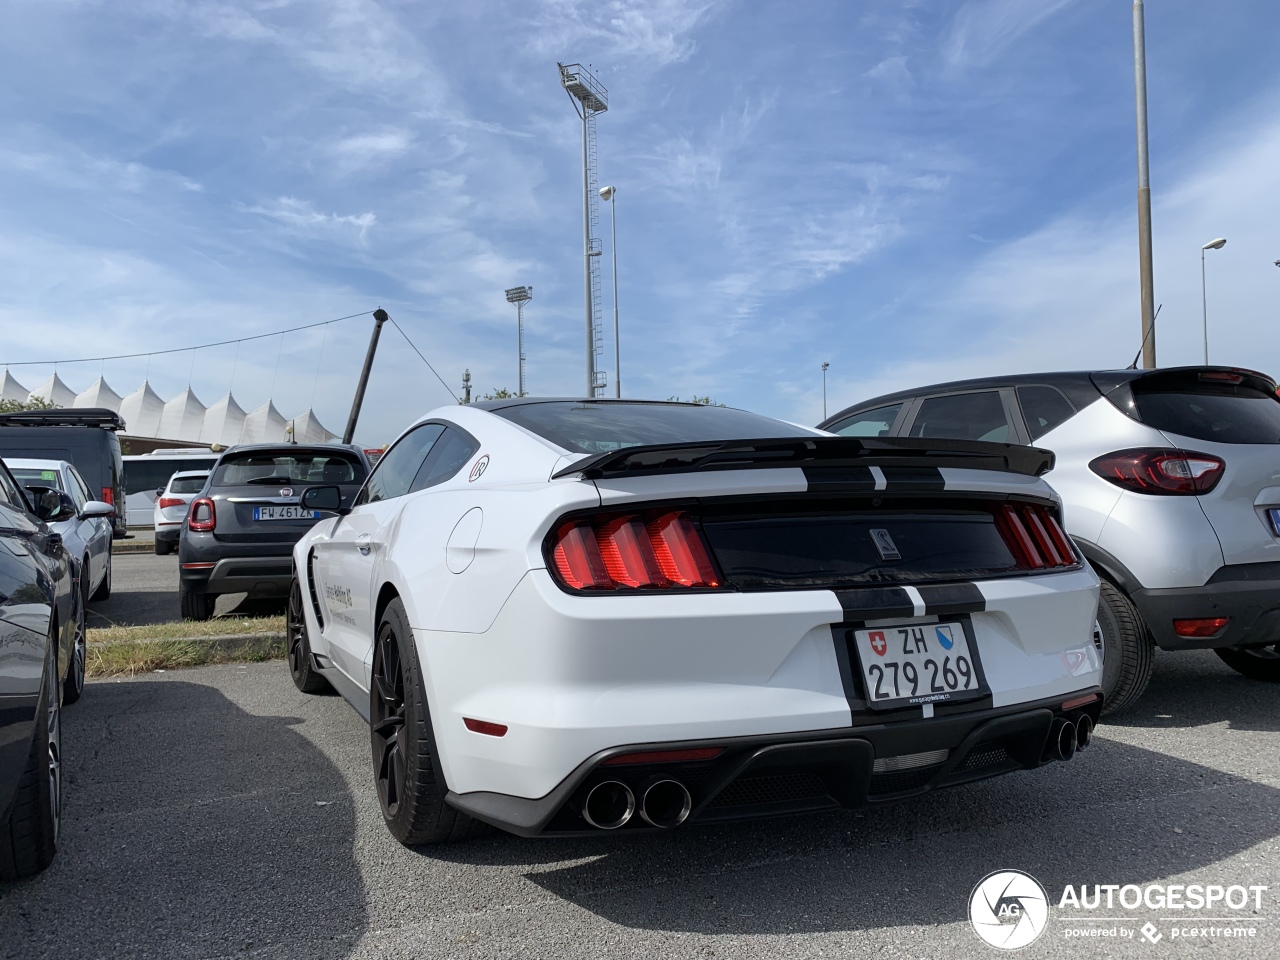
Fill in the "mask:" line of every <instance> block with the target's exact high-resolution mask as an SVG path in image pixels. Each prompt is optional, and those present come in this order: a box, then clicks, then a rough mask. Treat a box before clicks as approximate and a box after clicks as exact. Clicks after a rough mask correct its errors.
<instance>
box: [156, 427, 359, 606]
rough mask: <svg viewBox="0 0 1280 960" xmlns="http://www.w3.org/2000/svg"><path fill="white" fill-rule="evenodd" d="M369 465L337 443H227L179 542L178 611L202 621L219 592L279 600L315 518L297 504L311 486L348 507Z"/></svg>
mask: <svg viewBox="0 0 1280 960" xmlns="http://www.w3.org/2000/svg"><path fill="white" fill-rule="evenodd" d="M368 474H369V462H368V460H366V459H365V456H364V453H363V452H362V451H361V450H359V449H358V448H355V447H349V446H346V445H344V444H338V443H324V444H316V443H306V444H303V443H298V444H293V443H283V444H255V445H251V446H241V447H232V448H231V449H230V450H228V451H227V452H226V453H224V454H223V455H222V456H221V457H220V458H219V459H218V462H217V463H216V464H215V465H214V467H213V471H212V472H211V473H210V474H209V480H208V481H207V482H206V483H205V486H204V489H203V490H201V491H200V495H199V496H198V497H196V499H194V500H192V501H191V506H190V508H189V509H188V510H187V519H186V522H185V524H184V525H183V528H182V536H181V539H180V540H179V542H178V570H179V574H178V575H179V582H178V593H179V597H180V599H181V601H182V616H183V618H184V619H187V620H208V619H209V618H210V617H211V616H213V606H214V603H215V602H216V601H217V599H218V596H219V595H220V594H223V593H247V594H248V595H249V596H250V597H252V598H255V599H257V598H273V597H280V598H282V599H283V598H285V597H287V596H288V595H289V585H290V584H291V583H292V581H293V559H292V552H293V545H294V544H295V543H297V542H298V540H299V539H300V538H301V537H302V535H303V534H304V533H306V532H307V530H308V529H310V527H311V526H312V525H313V524H314V523H315V522H316V521H317V520H319V519H320V516H321V513H320V511H318V510H310V509H304V508H303V507H302V506H301V504H300V501H301V499H302V492H303V491H304V490H305V489H306V488H307V487H309V486H313V485H319V484H324V485H326V486H337V487H338V488H339V489H340V490H341V491H342V505H343V506H350V505H351V502H352V500H354V499H355V496H356V494H357V493H358V492H359V490H360V487H361V486H362V485H363V484H364V480H365V477H366V476H368Z"/></svg>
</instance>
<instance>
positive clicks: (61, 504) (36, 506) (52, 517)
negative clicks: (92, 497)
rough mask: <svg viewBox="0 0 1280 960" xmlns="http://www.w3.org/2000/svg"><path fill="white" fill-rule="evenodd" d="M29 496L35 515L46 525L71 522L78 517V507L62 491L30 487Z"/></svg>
mask: <svg viewBox="0 0 1280 960" xmlns="http://www.w3.org/2000/svg"><path fill="white" fill-rule="evenodd" d="M27 495H28V496H29V497H30V498H31V507H32V509H33V510H34V511H35V515H36V516H37V517H39V518H40V519H41V520H43V521H44V522H45V523H54V522H56V521H58V520H69V519H71V518H72V517H74V516H75V515H76V505H75V504H74V503H73V502H72V500H71V498H70V497H68V496H67V495H66V494H65V493H63V492H62V491H61V490H55V489H53V487H41V486H30V487H27Z"/></svg>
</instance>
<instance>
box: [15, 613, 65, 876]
mask: <svg viewBox="0 0 1280 960" xmlns="http://www.w3.org/2000/svg"><path fill="white" fill-rule="evenodd" d="M60 686H61V685H60V684H59V683H58V640H57V630H56V629H55V630H54V634H53V636H51V637H50V638H49V649H48V653H47V655H46V657H45V666H44V683H43V689H42V690H41V692H40V700H39V703H38V704H37V707H36V730H35V735H34V736H33V737H32V738H31V749H30V751H29V752H28V753H27V763H26V766H25V768H24V769H23V771H22V777H21V779H20V780H19V781H18V789H17V791H16V793H15V795H14V798H13V806H12V807H11V808H10V810H9V815H8V817H6V818H4V819H0V880H19V879H21V878H23V877H30V876H33V875H34V874H37V873H39V872H40V871H41V870H43V869H44V868H45V867H47V866H48V865H49V863H50V862H51V861H52V860H53V855H54V853H55V852H56V850H57V848H58V831H59V828H60V827H61V825H62V711H61V709H60V707H61V704H60V703H59V702H58V701H59V689H60Z"/></svg>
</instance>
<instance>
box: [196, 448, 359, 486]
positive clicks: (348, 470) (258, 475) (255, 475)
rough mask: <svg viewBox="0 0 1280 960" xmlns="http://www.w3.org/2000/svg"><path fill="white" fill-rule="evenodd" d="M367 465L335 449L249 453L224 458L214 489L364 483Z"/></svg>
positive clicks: (215, 472)
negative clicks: (255, 484) (274, 484)
mask: <svg viewBox="0 0 1280 960" xmlns="http://www.w3.org/2000/svg"><path fill="white" fill-rule="evenodd" d="M364 477H365V469H364V465H363V464H362V463H361V462H360V460H359V459H358V458H357V457H355V456H354V455H352V454H346V453H339V452H337V451H334V450H325V451H316V452H311V453H308V452H306V451H302V450H300V451H298V452H297V453H294V452H292V451H289V452H287V453H285V452H278V451H274V450H257V451H246V452H244V453H242V454H231V455H230V456H227V457H224V458H223V460H222V462H221V463H219V464H218V468H217V469H216V470H215V471H214V473H213V486H215V487H237V486H241V485H243V484H253V483H261V484H269V483H363V482H364Z"/></svg>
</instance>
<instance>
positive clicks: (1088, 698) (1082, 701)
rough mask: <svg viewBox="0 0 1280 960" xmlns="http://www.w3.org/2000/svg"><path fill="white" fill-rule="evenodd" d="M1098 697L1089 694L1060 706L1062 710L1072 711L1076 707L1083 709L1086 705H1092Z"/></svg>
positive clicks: (1097, 695)
mask: <svg viewBox="0 0 1280 960" xmlns="http://www.w3.org/2000/svg"><path fill="white" fill-rule="evenodd" d="M1099 696H1100V695H1099V694H1096V693H1091V694H1089V695H1088V696H1085V697H1076V698H1075V699H1074V700H1067V701H1066V702H1065V703H1063V704H1062V709H1063V710H1074V709H1075V708H1076V707H1083V706H1084V705H1085V704H1086V703H1093V701H1095V700H1097V699H1098V697H1099Z"/></svg>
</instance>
